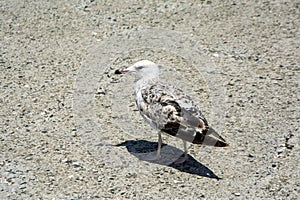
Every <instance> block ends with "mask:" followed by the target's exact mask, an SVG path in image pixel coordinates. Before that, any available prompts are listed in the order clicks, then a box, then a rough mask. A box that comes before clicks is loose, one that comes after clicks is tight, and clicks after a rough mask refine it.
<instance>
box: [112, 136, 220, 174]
mask: <svg viewBox="0 0 300 200" xmlns="http://www.w3.org/2000/svg"><path fill="white" fill-rule="evenodd" d="M114 146H126V148H127V150H128V152H129V153H131V154H132V155H134V156H135V157H137V158H138V159H139V160H143V161H147V162H150V163H155V164H160V165H165V166H169V167H172V168H174V169H177V170H179V171H182V172H186V173H189V174H194V175H198V176H202V177H207V178H213V179H218V180H219V179H221V178H219V177H218V176H217V175H215V174H214V173H213V171H211V170H210V169H209V168H208V167H206V166H204V165H202V164H201V163H199V162H198V161H197V160H195V159H194V158H193V157H192V156H191V155H188V159H187V160H186V161H185V162H184V163H182V164H175V163H174V161H176V160H177V159H178V158H179V157H181V156H182V155H183V151H181V150H180V149H178V148H176V147H173V146H169V145H165V144H163V145H162V148H161V157H162V158H161V159H159V160H149V159H148V157H149V156H155V155H156V150H157V142H149V141H146V140H127V141H125V142H122V143H120V144H117V145H114ZM174 158H175V160H174Z"/></svg>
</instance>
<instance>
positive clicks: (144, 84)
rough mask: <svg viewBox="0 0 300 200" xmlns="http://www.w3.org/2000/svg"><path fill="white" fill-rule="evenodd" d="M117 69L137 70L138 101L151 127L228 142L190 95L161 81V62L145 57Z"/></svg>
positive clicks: (193, 139) (206, 141)
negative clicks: (159, 63)
mask: <svg viewBox="0 0 300 200" xmlns="http://www.w3.org/2000/svg"><path fill="white" fill-rule="evenodd" d="M118 72H120V73H127V72H133V73H135V74H136V81H135V96H136V104H137V107H138V109H139V111H140V114H141V115H142V116H143V118H144V119H145V120H146V121H147V122H148V123H149V124H150V125H151V126H152V127H154V128H156V129H157V130H159V131H162V132H165V133H167V134H170V135H172V136H175V137H178V138H181V139H183V140H184V141H188V142H192V143H195V144H205V145H209V146H217V147H225V146H228V144H227V143H226V142H225V140H224V139H223V138H222V137H221V136H220V135H219V134H218V133H217V132H215V131H214V130H213V129H212V128H210V127H209V126H208V123H207V121H206V119H205V118H204V116H203V114H202V113H201V111H200V109H199V108H198V107H197V106H196V105H195V103H194V102H193V100H192V99H191V98H190V97H189V96H188V95H186V94H185V93H184V92H183V91H182V90H180V89H178V88H176V87H175V86H172V85H169V84H165V83H163V82H161V81H160V79H159V66H158V65H156V64H155V63H153V62H151V61H148V60H143V61H139V62H137V63H135V64H134V65H132V66H130V67H128V68H126V69H123V70H121V71H118ZM159 137H160V134H159ZM160 140H161V139H159V141H160ZM160 143H161V141H160Z"/></svg>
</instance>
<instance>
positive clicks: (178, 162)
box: [173, 153, 189, 165]
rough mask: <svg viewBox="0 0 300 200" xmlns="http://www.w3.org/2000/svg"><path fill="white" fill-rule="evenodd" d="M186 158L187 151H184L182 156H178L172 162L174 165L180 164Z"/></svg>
mask: <svg viewBox="0 0 300 200" xmlns="http://www.w3.org/2000/svg"><path fill="white" fill-rule="evenodd" d="M188 158H189V156H188V154H187V153H184V156H183V157H180V158H178V159H177V160H175V161H174V162H173V163H174V164H175V165H178V164H182V163H184V162H185V161H186V160H187V159H188Z"/></svg>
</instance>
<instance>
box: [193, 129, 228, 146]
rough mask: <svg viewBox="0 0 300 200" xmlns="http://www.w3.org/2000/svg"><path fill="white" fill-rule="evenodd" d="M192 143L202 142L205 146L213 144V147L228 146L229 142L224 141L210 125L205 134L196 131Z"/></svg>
mask: <svg viewBox="0 0 300 200" xmlns="http://www.w3.org/2000/svg"><path fill="white" fill-rule="evenodd" d="M193 143H195V144H202V145H206V146H214V147H227V146H229V144H228V143H227V142H226V141H225V139H224V138H223V137H222V136H221V135H219V134H218V133H217V132H216V131H215V130H214V129H213V128H211V127H210V128H209V129H208V131H207V132H206V134H203V133H200V132H199V133H198V132H197V134H196V137H195V138H194V141H193Z"/></svg>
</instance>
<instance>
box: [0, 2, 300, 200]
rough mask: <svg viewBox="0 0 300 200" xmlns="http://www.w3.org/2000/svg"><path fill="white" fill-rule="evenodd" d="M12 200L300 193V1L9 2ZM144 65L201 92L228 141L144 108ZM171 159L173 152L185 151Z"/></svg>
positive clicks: (4, 5) (6, 170)
mask: <svg viewBox="0 0 300 200" xmlns="http://www.w3.org/2000/svg"><path fill="white" fill-rule="evenodd" d="M0 11H1V12H0V16H1V17H0V22H1V23H0V24H1V31H0V36H1V37H0V41H1V45H0V69H1V74H0V95H1V96H0V97H1V98H0V106H1V109H0V116H1V118H0V130H1V135H0V141H1V143H0V155H1V156H0V169H1V177H0V195H1V197H0V199H97V198H98V199H105V198H109V199H111V198H113V199H126V198H128V199H162V198H164V199H299V193H300V181H299V180H300V171H299V163H300V159H299V158H300V156H299V150H300V149H299V146H300V145H299V137H300V136H299V133H300V131H299V124H300V89H299V83H300V81H299V80H300V68H299V66H300V50H299V46H300V32H299V30H300V4H299V1H296V0H295V1H280V0H277V1H253V2H251V1H250V2H249V1H237V2H235V3H234V2H231V1H225V2H224V1H188V2H187V3H183V2H181V1H166V2H160V3H157V2H152V1H145V2H144V3H139V2H136V1H126V2H123V3H121V2H115V1H105V3H104V2H102V1H92V0H91V1H74V2H71V1H34V2H23V1H1V2H0ZM140 59H151V60H153V61H154V62H157V63H159V64H161V65H162V66H163V68H162V78H164V80H166V81H169V82H171V83H173V84H176V85H178V86H180V87H182V88H184V89H186V90H187V91H188V93H189V94H190V95H191V96H193V98H194V99H195V101H196V102H197V104H199V105H200V107H202V108H203V112H204V114H205V116H207V119H208V121H209V122H210V123H211V124H212V126H213V127H215V128H216V129H217V130H218V131H219V132H220V133H221V134H222V135H223V136H224V137H225V138H226V140H227V141H228V142H229V143H230V147H229V148H224V149H218V148H211V147H199V146H196V145H190V146H189V160H188V161H187V162H186V163H184V164H182V165H174V164H171V162H170V160H168V159H169V158H170V156H166V155H171V154H170V152H172V153H173V154H174V155H175V157H176V156H178V153H179V154H181V153H182V151H181V150H182V144H181V142H180V141H178V140H176V139H174V138H171V137H167V136H164V143H165V144H167V145H165V146H164V147H165V150H166V152H163V157H165V158H166V160H163V161H153V162H149V161H146V160H145V156H144V155H145V154H150V152H152V151H154V150H155V148H156V143H155V142H156V139H157V138H156V133H155V131H153V130H151V128H149V126H148V125H147V124H145V123H144V122H143V121H142V119H141V117H140V116H139V115H138V113H137V111H136V108H135V105H134V99H133V96H132V94H133V88H132V84H133V80H134V79H133V77H132V76H116V75H114V74H113V72H114V70H115V69H117V68H119V67H121V66H123V65H129V64H132V63H133V62H135V61H137V60H140ZM173 154H172V155H173Z"/></svg>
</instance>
